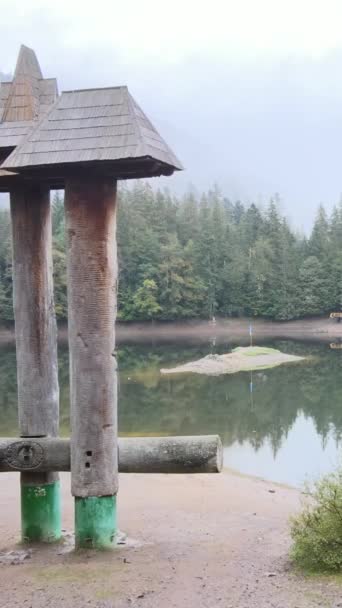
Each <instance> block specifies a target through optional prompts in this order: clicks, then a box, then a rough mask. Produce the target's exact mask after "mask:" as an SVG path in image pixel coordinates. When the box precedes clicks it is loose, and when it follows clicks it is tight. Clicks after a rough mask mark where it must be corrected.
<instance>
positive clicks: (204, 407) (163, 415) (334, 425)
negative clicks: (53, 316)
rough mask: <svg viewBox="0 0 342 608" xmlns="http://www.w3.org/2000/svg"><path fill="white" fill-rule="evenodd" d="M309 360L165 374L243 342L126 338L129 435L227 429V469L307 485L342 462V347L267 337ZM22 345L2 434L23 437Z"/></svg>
mask: <svg viewBox="0 0 342 608" xmlns="http://www.w3.org/2000/svg"><path fill="white" fill-rule="evenodd" d="M256 344H260V345H261V344H262V345H263V346H271V347H273V348H278V349H280V350H281V351H283V352H286V353H291V354H296V355H302V356H304V357H307V359H306V360H305V361H304V362H301V363H299V364H290V365H283V366H280V367H278V368H274V369H269V370H265V371H260V372H253V373H250V372H240V373H239V374H235V375H226V376H219V377H208V376H202V375H196V374H183V375H178V376H169V377H168V376H162V375H160V373H159V370H160V368H161V367H168V366H169V367H172V366H174V365H176V364H180V363H184V362H187V361H192V360H196V359H198V358H200V357H202V356H204V355H206V354H208V353H218V354H221V353H224V352H229V351H230V350H231V349H232V348H234V347H235V346H238V345H242V341H240V342H239V344H237V343H236V342H234V343H228V342H227V341H225V342H222V341H220V340H219V339H211V340H209V341H208V342H203V341H202V342H197V343H196V341H194V340H182V341H180V340H177V341H175V340H174V341H165V340H158V339H154V340H153V342H149V341H144V342H141V341H139V342H138V343H133V342H132V341H130V342H126V343H124V342H123V343H119V345H118V363H119V383H118V385H119V432H120V434H121V435H126V436H128V435H196V434H211V433H218V434H219V435H220V436H221V438H222V441H223V444H224V463H225V466H227V467H229V468H232V469H235V470H238V471H240V472H242V473H247V474H251V475H257V476H260V477H263V478H265V479H269V480H273V481H278V482H282V483H288V484H291V485H296V486H298V485H301V484H302V483H303V481H304V480H305V479H307V478H309V479H312V478H315V477H317V476H318V475H319V474H321V473H324V472H327V471H330V470H332V469H333V468H334V467H336V466H337V464H338V463H339V462H340V444H341V437H342V374H341V372H342V350H338V349H331V348H330V346H329V343H323V342H321V343H320V342H317V341H316V342H312V343H311V342H308V341H305V342H304V341H298V340H296V341H295V340H273V339H267V340H266V339H265V340H258V341H256ZM68 365H69V364H68V351H67V347H66V346H63V345H61V346H60V347H59V375H60V393H61V435H64V436H67V435H69V388H68V382H69V369H68ZM16 399H17V397H16V370H15V349H14V346H12V345H11V346H8V345H7V346H0V435H1V436H16V435H17V411H16Z"/></svg>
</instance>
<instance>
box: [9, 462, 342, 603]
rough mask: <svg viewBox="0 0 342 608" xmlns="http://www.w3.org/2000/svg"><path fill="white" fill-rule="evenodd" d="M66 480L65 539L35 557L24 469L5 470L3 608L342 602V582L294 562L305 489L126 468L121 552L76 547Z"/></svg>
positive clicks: (38, 550) (236, 478)
mask: <svg viewBox="0 0 342 608" xmlns="http://www.w3.org/2000/svg"><path fill="white" fill-rule="evenodd" d="M62 482H63V496H64V508H63V516H64V524H63V525H64V528H65V530H66V532H65V541H64V543H63V544H60V545H57V546H50V547H43V548H38V547H33V548H32V551H29V552H28V554H27V555H26V548H25V547H21V546H20V545H17V544H16V542H17V540H18V537H19V493H18V484H19V480H18V476H17V475H15V474H12V473H8V474H2V475H1V497H0V607H1V608H2V607H3V608H5V607H6V608H12V607H16V606H21V607H24V608H43V607H44V608H45V607H49V608H55V607H56V608H57V607H58V608H59V607H63V608H71V607H72V608H84V607H90V608H95V607H96V608H124V607H128V606H130V607H139V608H161V607H174V608H181V607H182V608H192V607H196V608H216V607H221V606H222V608H266V607H268V608H269V607H273V608H315V607H316V606H317V607H318V606H323V607H328V608H337V607H338V606H342V582H341V585H340V584H339V582H338V581H337V580H335V579H333V578H331V577H321V578H319V577H315V578H305V577H303V576H301V575H297V574H296V573H295V572H294V571H293V570H292V568H291V565H290V564H289V562H288V557H287V556H288V549H289V545H290V539H289V535H288V518H289V515H290V514H291V513H294V512H295V511H296V509H298V507H299V505H300V492H298V491H297V490H295V489H292V488H287V487H284V486H280V485H276V484H271V483H269V482H265V481H262V480H259V479H254V478H249V477H246V476H241V475H238V474H235V473H233V472H230V471H227V470H226V471H225V472H224V473H222V474H221V475H197V476H196V475H178V476H176V475H169V476H167V475H133V474H132V475H121V479H120V482H121V487H120V493H119V525H120V528H121V530H123V531H124V532H125V533H126V534H127V539H126V540H121V542H124V544H121V545H119V546H118V547H117V548H116V549H115V550H114V551H111V552H105V553H97V552H91V551H82V552H76V553H75V552H74V551H73V550H72V542H73V541H72V519H73V501H72V498H71V496H70V490H69V486H70V478H69V474H63V475H62ZM68 531H69V532H68ZM11 552H13V553H11ZM23 552H24V553H23Z"/></svg>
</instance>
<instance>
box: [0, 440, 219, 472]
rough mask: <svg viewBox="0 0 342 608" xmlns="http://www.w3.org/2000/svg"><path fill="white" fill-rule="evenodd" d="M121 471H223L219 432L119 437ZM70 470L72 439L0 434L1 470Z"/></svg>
mask: <svg viewBox="0 0 342 608" xmlns="http://www.w3.org/2000/svg"><path fill="white" fill-rule="evenodd" d="M118 449H119V471H120V472H121V473H219V472H220V471H221V470H222V461H223V451H222V443H221V440H220V438H219V436H218V435H198V436H190V437H121V438H119V448H118ZM6 471H7V472H8V471H20V472H25V471H26V472H30V471H33V472H48V471H70V440H69V439H60V438H52V437H51V438H46V437H44V438H40V437H39V438H38V437H37V438H0V472H6Z"/></svg>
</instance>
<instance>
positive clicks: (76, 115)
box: [2, 86, 182, 178]
mask: <svg viewBox="0 0 342 608" xmlns="http://www.w3.org/2000/svg"><path fill="white" fill-rule="evenodd" d="M89 163H92V164H94V163H95V164H99V163H101V166H104V165H105V166H106V167H107V169H108V172H110V173H111V174H113V176H115V177H121V178H127V177H139V176H140V173H139V171H140V172H141V176H145V177H147V176H149V175H151V176H152V175H162V174H164V175H170V174H171V173H173V171H175V170H180V169H182V165H181V163H180V162H179V160H178V159H177V158H176V157H175V155H174V154H173V152H172V151H171V149H170V148H169V146H168V145H167V144H166V143H165V141H164V140H163V139H162V137H161V136H160V135H159V133H158V132H157V130H156V129H155V128H154V126H153V125H152V124H151V122H150V121H149V120H148V118H147V117H146V115H145V114H144V112H143V111H142V110H141V108H140V107H139V106H138V104H137V103H136V102H135V101H134V99H133V97H132V96H131V94H130V93H129V91H128V89H127V87H125V86H122V87H112V88H106V89H87V90H79V91H65V92H63V93H62V95H61V97H60V98H59V99H58V100H57V101H56V103H55V105H54V106H53V108H52V109H51V110H50V112H49V113H48V114H47V115H46V116H45V117H44V118H43V119H42V120H40V121H39V123H38V125H37V126H36V127H35V128H34V129H33V130H32V131H31V132H30V133H29V134H28V135H27V136H26V138H25V139H24V140H23V141H22V143H21V144H20V146H18V148H17V149H16V150H15V151H14V152H13V153H12V154H11V155H10V156H9V157H8V158H7V160H6V161H5V162H4V163H3V165H2V167H4V168H5V169H10V170H12V169H14V170H19V171H23V172H24V171H25V170H26V171H27V170H30V169H33V168H35V169H41V170H44V169H45V171H46V172H47V173H49V172H51V169H53V168H54V167H55V168H57V167H61V166H63V167H67V166H70V165H71V164H72V165H79V166H83V165H89Z"/></svg>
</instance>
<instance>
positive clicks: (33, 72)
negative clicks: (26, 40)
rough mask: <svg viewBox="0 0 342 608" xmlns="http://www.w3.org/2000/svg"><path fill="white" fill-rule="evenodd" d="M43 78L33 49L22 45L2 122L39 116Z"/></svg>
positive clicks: (33, 118) (31, 118)
mask: <svg viewBox="0 0 342 608" xmlns="http://www.w3.org/2000/svg"><path fill="white" fill-rule="evenodd" d="M42 78H43V74H42V71H41V69H40V65H39V63H38V59H37V57H36V54H35V52H34V50H33V49H30V48H29V47H28V46H25V45H24V44H22V45H21V47H20V50H19V55H18V59H17V65H16V68H15V72H14V78H13V82H12V83H11V87H10V90H9V95H8V97H7V100H6V102H5V107H4V111H3V115H2V119H1V120H2V122H6V121H8V122H17V121H22V120H25V121H27V120H35V119H36V118H38V115H39V106H40V103H39V96H40V87H39V82H40V80H41V79H42Z"/></svg>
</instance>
